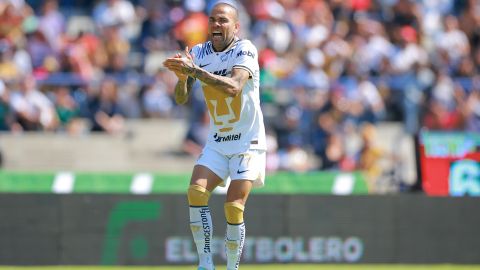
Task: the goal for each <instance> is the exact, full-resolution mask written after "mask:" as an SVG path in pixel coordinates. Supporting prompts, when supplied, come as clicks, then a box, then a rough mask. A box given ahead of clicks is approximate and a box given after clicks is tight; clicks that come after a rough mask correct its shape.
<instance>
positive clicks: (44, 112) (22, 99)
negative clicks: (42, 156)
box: [10, 75, 58, 131]
mask: <svg viewBox="0 0 480 270" xmlns="http://www.w3.org/2000/svg"><path fill="white" fill-rule="evenodd" d="M10 105H11V106H12V108H13V110H14V111H15V114H16V115H17V116H18V122H19V123H20V125H21V126H22V129H23V130H25V131H35V130H45V131H53V130H55V129H56V128H57V126H58V118H57V114H56V113H55V107H54V105H53V103H52V102H51V101H50V100H49V99H48V97H47V96H46V95H45V94H44V93H42V92H40V90H39V89H38V86H37V81H36V79H35V78H34V77H33V76H32V75H28V76H26V77H24V78H21V81H20V82H19V86H18V90H14V91H12V92H11V94H10Z"/></svg>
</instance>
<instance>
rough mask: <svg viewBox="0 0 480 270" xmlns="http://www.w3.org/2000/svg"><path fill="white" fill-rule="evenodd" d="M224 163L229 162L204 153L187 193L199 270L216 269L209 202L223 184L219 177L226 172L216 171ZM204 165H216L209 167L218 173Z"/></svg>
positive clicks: (198, 162)
mask: <svg viewBox="0 0 480 270" xmlns="http://www.w3.org/2000/svg"><path fill="white" fill-rule="evenodd" d="M222 162H227V161H223V160H222V159H219V157H217V156H216V154H215V153H213V154H209V153H208V150H207V151H204V153H203V154H202V156H201V157H200V158H199V160H198V161H197V165H195V167H194V169H193V173H192V178H191V180H190V186H189V188H188V192H187V197H188V203H189V206H190V207H189V214H190V229H191V231H192V235H193V240H194V242H195V245H196V247H197V252H198V257H199V268H198V269H202V270H211V269H214V266H213V260H212V253H211V246H212V237H213V225H212V217H211V215H210V209H209V207H208V201H209V199H210V193H211V192H212V191H213V190H214V189H215V187H216V186H218V185H219V184H220V183H222V182H223V179H222V178H221V177H219V176H218V175H223V174H226V172H223V173H222V172H221V170H218V169H215V168H216V166H219V167H220V168H221V166H222ZM202 164H216V165H208V166H210V167H212V168H214V170H215V171H216V173H214V172H213V171H212V170H211V169H209V168H208V167H207V165H202ZM223 166H224V167H226V166H227V165H225V164H224V165H223Z"/></svg>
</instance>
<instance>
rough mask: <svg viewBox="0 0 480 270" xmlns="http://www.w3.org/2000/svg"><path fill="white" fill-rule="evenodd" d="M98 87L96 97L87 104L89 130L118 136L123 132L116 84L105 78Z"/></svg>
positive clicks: (122, 119) (122, 120)
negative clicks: (89, 122)
mask: <svg viewBox="0 0 480 270" xmlns="http://www.w3.org/2000/svg"><path fill="white" fill-rule="evenodd" d="M99 87H100V89H99V92H98V96H94V97H93V99H91V100H90V102H89V104H88V106H89V119H90V121H91V124H92V126H91V130H92V131H102V132H107V133H110V134H118V133H120V132H122V131H123V130H124V113H123V111H122V110H121V107H120V104H119V103H118V84H117V82H115V81H114V80H113V79H111V78H106V79H104V80H103V81H102V82H101V83H100V86H99Z"/></svg>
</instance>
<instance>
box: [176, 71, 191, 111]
mask: <svg viewBox="0 0 480 270" xmlns="http://www.w3.org/2000/svg"><path fill="white" fill-rule="evenodd" d="M194 82H195V79H194V78H192V77H190V76H189V77H188V79H187V81H186V82H181V81H179V82H178V83H177V85H176V86H175V101H176V102H177V103H178V104H185V103H186V102H187V100H188V95H189V94H190V91H191V90H192V87H193V83H194Z"/></svg>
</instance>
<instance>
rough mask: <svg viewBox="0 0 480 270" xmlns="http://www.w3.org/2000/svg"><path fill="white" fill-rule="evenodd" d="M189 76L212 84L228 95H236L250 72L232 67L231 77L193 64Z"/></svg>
mask: <svg viewBox="0 0 480 270" xmlns="http://www.w3.org/2000/svg"><path fill="white" fill-rule="evenodd" d="M191 76H192V77H194V78H197V79H199V80H200V81H202V82H203V83H205V84H206V85H209V86H212V87H213V88H215V89H219V90H221V91H224V92H225V93H226V94H228V95H230V96H237V95H238V94H240V92H241V91H242V89H243V86H244V85H245V83H246V82H247V80H248V78H249V77H250V73H248V71H246V70H245V69H241V68H234V69H232V76H231V77H224V76H220V75H215V74H212V73H210V72H208V71H206V70H204V69H201V68H200V67H198V66H193V67H192V71H191Z"/></svg>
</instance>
